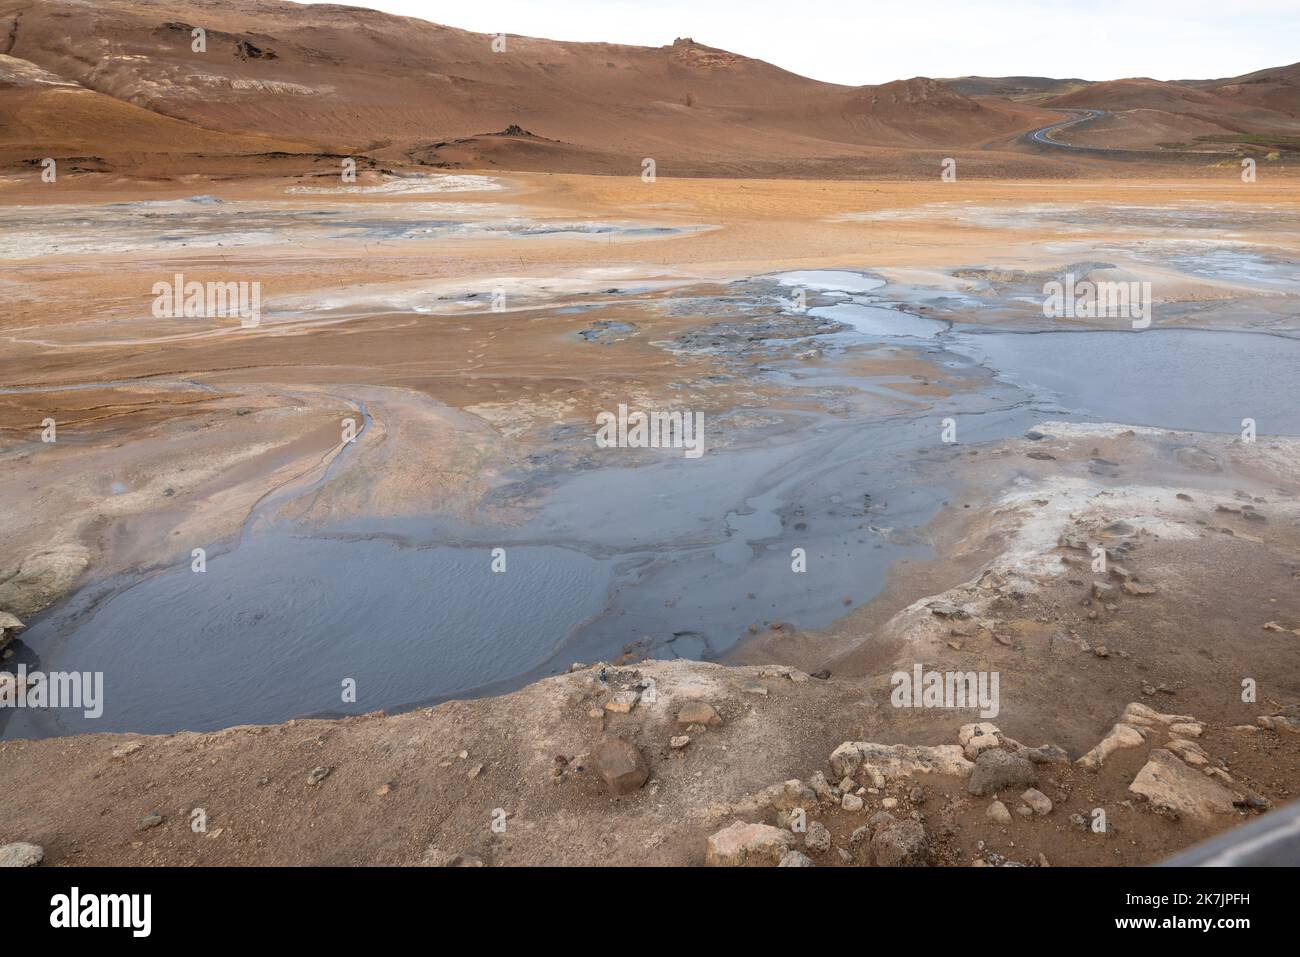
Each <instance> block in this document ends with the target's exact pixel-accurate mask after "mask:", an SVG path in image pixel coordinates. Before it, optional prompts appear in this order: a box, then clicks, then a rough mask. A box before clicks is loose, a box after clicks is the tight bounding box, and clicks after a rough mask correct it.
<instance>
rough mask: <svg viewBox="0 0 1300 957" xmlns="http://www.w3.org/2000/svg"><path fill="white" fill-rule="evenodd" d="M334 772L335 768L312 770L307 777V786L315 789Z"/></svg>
mask: <svg viewBox="0 0 1300 957" xmlns="http://www.w3.org/2000/svg"><path fill="white" fill-rule="evenodd" d="M333 770H334V769H333V768H327V767H324V766H322V767H317V768H312V769H311V773H309V774H308V775H307V784H308V785H309V786H310V787H315V786H316V785H318V784H320V783H321V782H322V781H324V780H325V779H326V778H327V777H329V776H330V772H331V771H333Z"/></svg>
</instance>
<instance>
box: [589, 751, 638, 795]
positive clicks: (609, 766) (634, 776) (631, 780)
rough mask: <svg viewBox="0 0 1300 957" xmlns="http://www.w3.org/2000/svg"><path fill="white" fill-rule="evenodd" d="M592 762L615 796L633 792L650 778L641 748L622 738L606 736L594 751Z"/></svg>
mask: <svg viewBox="0 0 1300 957" xmlns="http://www.w3.org/2000/svg"><path fill="white" fill-rule="evenodd" d="M592 762H593V763H594V764H595V766H596V770H597V771H599V772H600V776H601V777H602V778H603V779H604V781H605V786H606V787H608V788H609V792H610V793H611V794H613V795H615V796H620V795H623V794H631V793H632V792H633V791H635V790H637V789H638V788H639V787H641V785H643V784H645V783H646V781H647V780H648V779H649V778H650V767H649V765H647V764H646V760H645V758H644V757H643V756H642V754H641V751H640V749H638V748H637V747H636V745H634V744H630V743H628V742H627V741H624V740H622V739H621V738H605V739H604V740H603V741H601V742H600V744H599V745H597V747H596V750H595V751H594V752H593V753H592Z"/></svg>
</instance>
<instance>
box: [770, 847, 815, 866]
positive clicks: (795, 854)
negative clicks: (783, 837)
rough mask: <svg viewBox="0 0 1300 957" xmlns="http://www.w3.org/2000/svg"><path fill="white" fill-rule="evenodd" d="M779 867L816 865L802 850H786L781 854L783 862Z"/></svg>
mask: <svg viewBox="0 0 1300 957" xmlns="http://www.w3.org/2000/svg"><path fill="white" fill-rule="evenodd" d="M776 866H777V867H816V866H817V865H816V864H814V863H813V862H812V858H811V857H809V856H808V855H807V854H805V853H803V852H802V851H786V852H785V853H784V854H783V855H781V863H779V864H777V865H776Z"/></svg>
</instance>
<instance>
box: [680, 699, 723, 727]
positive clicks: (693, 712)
mask: <svg viewBox="0 0 1300 957" xmlns="http://www.w3.org/2000/svg"><path fill="white" fill-rule="evenodd" d="M677 723H678V724H680V725H683V726H685V725H692V724H702V725H704V726H705V727H707V728H716V727H717V726H718V725H720V724H722V716H721V715H719V714H718V712H717V709H715V708H714V707H713V705H711V704H709V703H708V702H707V701H688V702H686V704H684V705H682V710H681V711H678V712H677Z"/></svg>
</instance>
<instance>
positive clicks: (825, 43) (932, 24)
mask: <svg viewBox="0 0 1300 957" xmlns="http://www.w3.org/2000/svg"><path fill="white" fill-rule="evenodd" d="M333 2H342V0H333ZM350 5H351V6H363V7H370V8H373V9H378V10H384V11H387V12H389V13H397V14H402V15H404V16H412V17H419V18H421V19H424V20H432V21H433V22H435V23H444V24H447V25H448V26H453V27H462V28H464V29H467V30H475V31H478V32H482V33H517V34H523V35H525V36H536V37H549V38H551V39H554V40H603V41H608V42H611V43H633V44H638V45H642V46H662V45H664V44H666V43H671V42H672V41H673V39H674V38H675V37H679V36H683V37H686V36H688V37H693V38H694V39H695V40H697V41H698V42H700V43H704V44H708V45H709V46H714V47H721V48H723V49H727V50H731V51H734V52H736V53H743V54H745V55H746V56H751V57H758V58H759V59H762V60H767V61H768V62H770V63H775V64H777V65H778V66H781V67H784V68H785V69H787V70H793V71H794V72H795V73H802V74H804V75H805V76H811V77H816V78H817V79H819V80H830V81H832V82H836V83H847V84H854V85H856V84H861V83H884V82H887V81H889V80H897V79H901V78H906V77H911V76H934V77H951V76H966V75H970V74H978V75H983V76H1009V75H1011V76H1014V75H1029V76H1056V77H1082V78H1083V79H1087V80H1112V79H1116V78H1118V77H1128V76H1152V77H1155V78H1156V79H1160V80H1177V79H1206V78H1213V77H1222V76H1236V75H1238V74H1241V73H1249V72H1251V71H1253V70H1258V69H1262V68H1264V67H1270V66H1281V65H1283V64H1286V63H1292V62H1295V60H1296V59H1297V58H1300V42H1298V41H1300V0H1232V2H1225V0H1214V2H1209V0H1072V2H1060V0H1033V2H1031V0H889V2H879V0H821V2H808V0H459V2H457V3H437V2H432V0H370V2H367V3H352V4H350Z"/></svg>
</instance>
